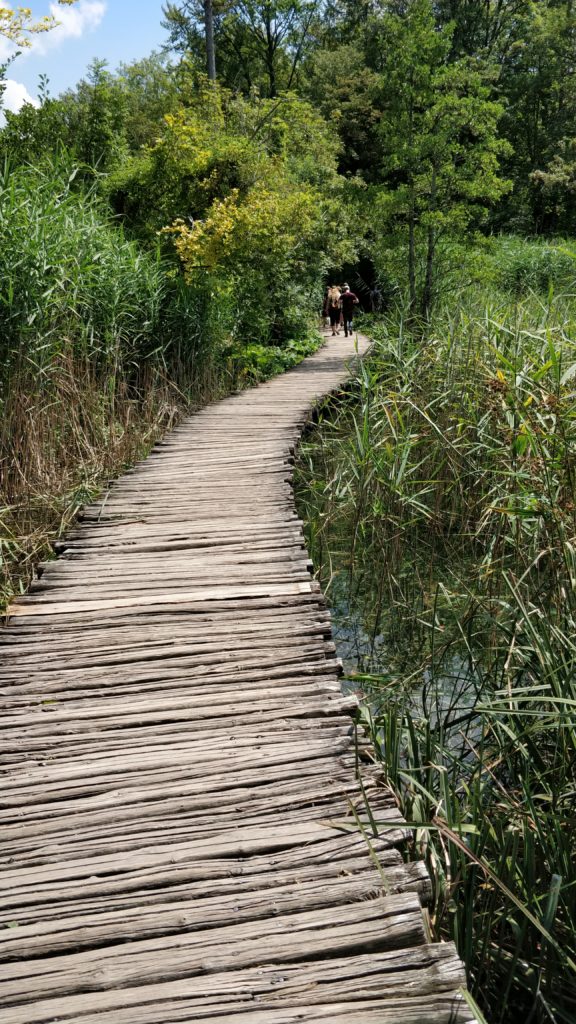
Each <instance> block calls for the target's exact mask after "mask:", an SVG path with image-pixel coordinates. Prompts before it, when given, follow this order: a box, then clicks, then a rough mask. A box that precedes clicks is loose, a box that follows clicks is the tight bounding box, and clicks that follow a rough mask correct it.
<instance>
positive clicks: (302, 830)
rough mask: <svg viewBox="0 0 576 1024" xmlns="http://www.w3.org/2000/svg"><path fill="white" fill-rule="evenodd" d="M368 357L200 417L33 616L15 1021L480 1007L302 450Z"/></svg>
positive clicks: (13, 878)
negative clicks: (321, 575) (311, 554)
mask: <svg viewBox="0 0 576 1024" xmlns="http://www.w3.org/2000/svg"><path fill="white" fill-rule="evenodd" d="M367 345H368V342H367V339H365V338H362V337H360V338H359V339H358V342H357V348H356V351H358V352H359V353H360V354H361V353H363V352H364V351H365V350H366V348H367ZM355 347H356V346H355V344H353V343H352V341H351V339H345V338H337V339H336V340H333V341H331V342H330V343H329V344H328V345H326V346H325V347H324V348H323V349H321V350H320V351H319V352H317V353H316V354H315V355H314V356H312V357H310V358H308V359H306V360H305V361H304V362H303V363H301V364H300V365H299V366H298V367H297V368H296V369H295V370H292V371H291V372H290V373H287V374H285V375H284V376H282V377H279V378H276V379H275V380H273V381H269V382H268V383H266V384H263V385H261V386H260V387H258V388H255V389H253V390H250V391H246V392H242V393H241V394H238V395H235V396H233V397H231V398H228V399H226V400H224V401H222V402H219V403H218V404H216V405H212V406H208V407H207V408H206V409H204V410H203V411H202V412H199V413H197V414H196V415H194V416H192V417H191V418H190V419H188V420H186V421H185V422H184V423H183V424H182V425H181V426H180V427H178V428H177V429H176V430H175V431H173V432H172V433H171V434H170V435H169V436H168V437H167V438H166V439H165V440H164V441H163V442H161V443H160V444H158V445H157V446H156V448H155V450H154V451H153V453H152V454H151V455H150V456H149V457H148V458H147V459H146V460H145V461H144V462H142V463H141V464H140V465H138V466H137V467H136V468H135V469H134V470H133V471H132V472H130V473H127V474H126V475H125V476H123V477H122V478H121V479H120V480H119V481H118V482H117V483H116V484H115V485H114V486H112V487H111V489H110V490H109V492H108V493H107V494H106V495H105V496H104V497H103V499H102V500H101V501H100V502H99V503H98V504H96V505H93V506H90V507H88V508H87V509H86V510H85V512H84V515H83V522H82V523H81V525H79V526H78V528H77V529H75V530H74V531H73V532H71V533H70V535H69V537H68V539H67V540H66V541H65V543H63V545H62V552H61V557H60V558H59V559H58V560H57V561H55V562H52V563H49V564H47V565H46V566H45V567H44V572H43V575H42V577H41V579H40V580H39V581H38V582H37V583H36V584H35V585H34V586H33V588H32V590H31V592H30V594H29V595H28V596H27V597H25V598H23V599H21V600H19V602H18V603H17V604H14V605H12V607H11V610H10V618H9V620H8V624H7V627H6V628H5V630H4V632H3V634H2V636H1V640H0V643H1V651H2V662H3V667H2V669H1V670H0V689H1V691H2V695H3V697H2V700H3V704H4V717H3V722H2V750H3V761H4V769H5V780H4V783H3V787H2V788H3V793H2V810H1V812H0V828H1V832H2V836H3V839H2V847H3V852H4V856H5V858H6V861H7V866H6V868H5V870H4V872H3V877H2V889H3V894H4V895H3V899H2V901H1V909H0V1005H1V1006H2V1007H3V1010H2V1021H3V1024H48V1022H49V1021H50V1022H51V1021H54V1020H56V1019H58V1020H65V1021H68V1022H70V1021H75V1022H81V1024H168V1022H170V1024H172V1022H176V1021H190V1022H191V1021H197V1020H209V1021H211V1022H212V1024H217V1022H219V1021H220V1022H221V1021H228V1020H233V1021H234V1022H236V1024H292V1022H295V1021H298V1020H306V1021H307V1022H316V1021H318V1022H320V1021H325V1022H330V1024H332V1022H337V1021H342V1022H343V1021H346V1022H347V1024H386V1022H388V1024H401V1022H405V1024H426V1022H431V1024H432V1022H434V1024H469V1022H471V1021H472V1020H473V1014H472V1012H471V1011H470V1009H469V1008H468V1006H467V1004H466V1002H465V1000H464V998H463V997H462V995H461V994H460V993H459V988H460V986H461V985H462V983H463V973H462V969H461V965H460V963H459V961H458V958H457V956H456V953H455V950H454V948H453V946H452V945H450V944H446V945H432V944H430V943H428V942H427V939H426V932H425V927H424V918H423V915H422V910H421V899H424V900H425V899H426V897H427V894H428V892H429V880H428V878H427V876H426V873H425V871H424V868H423V866H422V865H420V864H404V863H403V860H402V856H401V854H400V852H399V847H400V846H401V844H402V843H403V841H404V839H405V829H403V828H401V827H399V826H398V825H397V824H396V825H394V824H393V823H394V822H397V821H398V811H397V809H396V807H395V805H394V804H393V801H392V800H391V798H390V797H389V796H388V795H387V793H386V792H385V791H384V790H383V789H381V788H379V787H378V785H377V780H376V779H375V778H374V777H373V775H372V774H371V768H370V766H369V765H366V766H365V767H364V768H363V771H362V774H363V784H362V785H360V783H359V781H358V778H357V764H358V752H357V749H356V746H355V741H354V729H353V725H352V720H351V717H350V716H351V713H352V712H353V710H354V705H355V702H354V700H353V699H352V698H351V697H346V696H343V694H342V692H341V689H340V686H339V682H338V678H339V663H338V662H337V660H336V659H335V649H334V645H333V643H332V641H331V634H330V616H329V613H328V612H327V610H326V607H325V602H324V599H323V597H322V595H321V593H320V592H319V588H318V585H317V584H316V583H315V582H314V581H313V579H312V577H311V575H310V564H309V561H308V556H307V553H306V550H305V542H304V536H303V533H302V529H301V523H300V522H299V521H298V519H297V518H296V513H295V510H294V503H293V495H292V489H291V465H290V462H291V453H292V452H293V449H294V445H295V444H296V443H297V440H298V437H299V434H300V431H301V429H302V426H303V425H304V423H305V422H306V419H307V417H308V416H309V411H310V408H311V406H312V405H313V404H314V403H315V402H316V401H318V400H319V399H320V398H321V397H322V396H324V395H325V394H326V393H328V392H330V391H332V390H335V389H337V388H338V387H339V385H341V384H342V383H343V381H344V380H345V378H346V376H347V369H346V364H347V361H348V360H349V359H350V358H351V357H353V356H354V353H355ZM363 790H364V791H366V792H367V793H368V796H369V800H370V805H371V807H372V811H373V812H375V813H376V817H377V819H378V822H381V823H383V825H384V827H382V828H381V830H380V834H379V835H377V836H375V835H372V834H371V835H370V838H369V839H368V833H369V832H371V829H370V826H369V819H368V815H367V813H366V807H365V799H364V792H363ZM361 821H364V822H365V823H366V824H365V826H362V827H360V825H359V822H361ZM387 821H388V822H390V823H392V824H391V825H390V827H388V828H387V827H385V823H386V822H387Z"/></svg>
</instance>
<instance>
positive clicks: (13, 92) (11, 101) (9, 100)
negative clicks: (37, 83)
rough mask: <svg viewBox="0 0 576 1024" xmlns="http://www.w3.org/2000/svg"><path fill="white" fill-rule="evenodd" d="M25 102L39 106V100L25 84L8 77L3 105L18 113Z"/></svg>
mask: <svg viewBox="0 0 576 1024" xmlns="http://www.w3.org/2000/svg"><path fill="white" fill-rule="evenodd" d="M25 103H31V104H32V106H33V107H37V106H39V103H38V100H37V99H36V98H35V97H34V96H31V95H30V93H29V92H28V89H27V88H26V86H25V85H22V83H21V82H15V81H14V79H13V78H7V79H6V89H5V90H4V96H3V106H4V107H5V109H6V110H11V111H13V113H14V114H16V113H18V111H19V110H20V107H23V106H24V104H25Z"/></svg>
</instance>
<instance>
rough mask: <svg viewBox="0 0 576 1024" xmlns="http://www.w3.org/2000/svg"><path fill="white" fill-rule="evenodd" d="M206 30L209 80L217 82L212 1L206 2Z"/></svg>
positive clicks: (207, 0) (205, 0)
mask: <svg viewBox="0 0 576 1024" xmlns="http://www.w3.org/2000/svg"><path fill="white" fill-rule="evenodd" d="M204 29H205V33H206V64H207V66H208V78H209V79H210V81H211V82H215V81H216V47H215V45H214V5H213V3H212V0H204Z"/></svg>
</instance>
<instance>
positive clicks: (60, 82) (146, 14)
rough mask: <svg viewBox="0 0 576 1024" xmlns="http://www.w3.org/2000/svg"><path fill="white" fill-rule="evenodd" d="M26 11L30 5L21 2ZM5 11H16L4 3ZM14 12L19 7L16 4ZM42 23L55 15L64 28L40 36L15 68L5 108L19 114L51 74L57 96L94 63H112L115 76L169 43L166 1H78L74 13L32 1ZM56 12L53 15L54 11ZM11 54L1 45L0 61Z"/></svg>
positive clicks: (46, 1)
mask: <svg viewBox="0 0 576 1024" xmlns="http://www.w3.org/2000/svg"><path fill="white" fill-rule="evenodd" d="M20 3H21V6H24V0H20ZM0 6H3V7H8V6H10V4H9V3H7V2H6V0H2V2H1V4H0ZM11 6H14V7H15V6H17V3H16V2H15V0H14V2H13V3H12V5H11ZM26 6H28V7H31V8H32V12H33V14H34V16H35V17H36V18H39V17H42V16H43V15H45V14H50V13H51V12H52V13H54V14H55V15H56V17H57V19H58V21H59V22H60V26H59V27H58V28H56V29H55V30H54V31H52V32H51V33H49V34H47V35H42V36H36V37H35V39H34V43H33V45H32V47H31V49H30V50H27V51H22V54H21V56H19V57H17V58H16V60H15V61H14V62H13V63H12V64H11V65H10V67H9V69H8V72H7V76H6V77H7V79H8V88H7V90H6V93H5V99H4V102H5V106H6V107H7V108H8V109H10V110H13V109H17V108H18V107H19V106H20V105H21V104H22V102H23V101H24V100H25V99H32V100H33V99H34V98H35V97H36V96H37V93H38V76H39V75H40V74H46V75H47V76H48V78H49V80H50V83H49V91H50V94H51V95H52V96H57V95H58V93H60V92H62V91H63V90H64V89H67V88H69V87H70V86H74V85H75V84H76V82H78V81H79V79H80V78H82V77H84V75H85V72H86V68H87V66H88V64H89V63H90V61H91V60H92V58H93V57H99V58H102V59H104V60H107V61H108V63H109V65H110V68H111V70H114V69H115V68H116V67H117V65H118V64H120V63H121V62H126V61H131V60H137V59H138V58H139V57H145V56H146V55H147V54H149V53H150V52H151V51H152V50H154V49H159V48H160V46H161V45H162V44H163V43H164V42H165V40H166V32H165V31H164V29H162V28H161V26H160V22H161V20H162V0H78V2H77V3H76V4H75V5H74V6H73V7H58V6H57V4H56V3H53V2H51V0H27V3H26ZM52 9H53V11H52ZM6 54H7V44H6V41H5V40H3V39H0V59H1V58H2V57H5V56H6Z"/></svg>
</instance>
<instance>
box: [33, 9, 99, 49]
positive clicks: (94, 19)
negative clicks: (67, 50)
mask: <svg viewBox="0 0 576 1024" xmlns="http://www.w3.org/2000/svg"><path fill="white" fill-rule="evenodd" d="M50 14H51V15H52V16H53V17H54V18H55V19H56V21H57V22H58V23H59V24H58V25H57V26H56V28H54V29H52V31H51V32H46V33H45V34H42V35H39V36H35V38H34V40H33V42H32V46H31V52H32V53H39V54H44V53H48V51H49V50H54V49H56V48H57V47H59V46H61V44H62V43H63V42H65V41H66V40H67V39H80V38H81V37H82V36H83V35H85V34H86V33H87V32H92V31H93V30H94V29H95V28H98V25H99V24H100V22H101V21H102V18H103V17H104V15H105V14H106V3H105V2H104V0H80V3H78V4H75V5H74V7H60V6H59V5H58V4H56V3H51V4H50ZM29 52H30V51H29Z"/></svg>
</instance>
